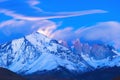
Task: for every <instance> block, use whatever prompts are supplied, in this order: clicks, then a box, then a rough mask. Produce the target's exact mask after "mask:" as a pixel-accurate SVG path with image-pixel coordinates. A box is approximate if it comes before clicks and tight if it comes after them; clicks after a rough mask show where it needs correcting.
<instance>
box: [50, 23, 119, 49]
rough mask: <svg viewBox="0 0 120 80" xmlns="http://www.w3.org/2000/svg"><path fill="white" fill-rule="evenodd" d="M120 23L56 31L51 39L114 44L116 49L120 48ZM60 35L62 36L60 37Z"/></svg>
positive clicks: (98, 24)
mask: <svg viewBox="0 0 120 80" xmlns="http://www.w3.org/2000/svg"><path fill="white" fill-rule="evenodd" d="M119 34H120V22H116V21H108V22H100V23H97V24H96V25H93V26H89V27H80V28H79V29H77V30H75V29H74V28H72V27H67V28H65V29H61V30H56V31H55V32H54V33H52V35H51V37H52V38H54V39H57V40H66V41H70V40H71V41H72V40H74V39H76V38H79V39H84V40H86V41H102V42H103V43H105V44H112V45H113V46H114V47H115V48H116V49H118V48H120V42H119V41H120V35H119ZM59 35H60V36H59Z"/></svg>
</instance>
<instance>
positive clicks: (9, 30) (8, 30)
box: [0, 20, 55, 42]
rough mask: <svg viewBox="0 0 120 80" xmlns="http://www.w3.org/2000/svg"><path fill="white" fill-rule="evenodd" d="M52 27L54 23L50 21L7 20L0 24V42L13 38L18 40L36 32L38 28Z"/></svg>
mask: <svg viewBox="0 0 120 80" xmlns="http://www.w3.org/2000/svg"><path fill="white" fill-rule="evenodd" d="M52 25H55V23H53V22H51V21H50V20H42V21H41V20H39V21H27V20H8V21H5V22H2V23H0V35H1V37H0V40H1V41H6V39H9V40H12V39H14V38H20V37H23V36H25V35H28V34H31V33H33V32H36V31H37V30H38V29H40V28H43V27H46V26H52ZM1 41H0V42H1Z"/></svg>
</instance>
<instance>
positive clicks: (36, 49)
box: [0, 32, 120, 75]
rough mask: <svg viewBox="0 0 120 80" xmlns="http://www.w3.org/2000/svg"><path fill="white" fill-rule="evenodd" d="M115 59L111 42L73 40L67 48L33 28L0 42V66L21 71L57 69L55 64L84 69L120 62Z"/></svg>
mask: <svg viewBox="0 0 120 80" xmlns="http://www.w3.org/2000/svg"><path fill="white" fill-rule="evenodd" d="M64 45H66V43H65V42H64ZM119 62H120V55H119V53H118V52H117V51H115V49H114V48H112V47H111V46H107V45H101V44H93V45H90V44H88V43H81V42H80V41H79V40H76V41H75V42H74V45H73V46H72V49H71V47H68V46H67V45H66V46H63V45H62V44H60V43H59V42H58V41H56V40H53V39H49V38H48V37H46V36H44V35H42V34H40V33H37V32H36V33H33V34H30V35H27V36H25V37H22V38H20V39H16V40H13V41H11V42H7V43H4V44H1V45H0V67H4V68H7V69H9V70H11V71H13V72H16V73H19V74H22V75H29V74H33V73H35V72H41V71H51V70H54V69H55V70H59V66H62V67H64V68H66V69H68V70H69V71H71V72H77V73H78V72H79V73H84V72H87V71H92V70H95V69H96V68H102V67H106V66H108V67H113V66H120V63H119Z"/></svg>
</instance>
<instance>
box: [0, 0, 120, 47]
mask: <svg viewBox="0 0 120 80" xmlns="http://www.w3.org/2000/svg"><path fill="white" fill-rule="evenodd" d="M119 3H120V1H119V0H99V1H98V0H94V1H90V0H0V43H4V42H7V41H10V40H13V39H16V38H20V37H22V36H25V35H27V34H30V33H33V32H36V31H38V32H41V33H43V34H45V35H47V36H48V37H50V38H54V39H57V40H66V41H71V40H74V39H77V38H79V39H80V40H86V41H101V42H103V43H106V44H115V47H120V43H119V40H120V36H119V33H120V28H119V27H120V16H119V14H120V8H119V7H120V5H119ZM68 34H69V35H68ZM60 35H61V36H60Z"/></svg>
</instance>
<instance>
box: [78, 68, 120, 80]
mask: <svg viewBox="0 0 120 80" xmlns="http://www.w3.org/2000/svg"><path fill="white" fill-rule="evenodd" d="M78 78H79V80H120V67H111V68H101V69H96V70H94V71H91V72H86V73H84V74H81V75H79V76H78Z"/></svg>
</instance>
